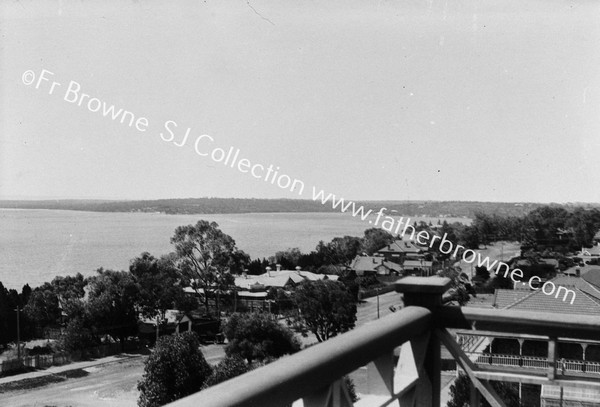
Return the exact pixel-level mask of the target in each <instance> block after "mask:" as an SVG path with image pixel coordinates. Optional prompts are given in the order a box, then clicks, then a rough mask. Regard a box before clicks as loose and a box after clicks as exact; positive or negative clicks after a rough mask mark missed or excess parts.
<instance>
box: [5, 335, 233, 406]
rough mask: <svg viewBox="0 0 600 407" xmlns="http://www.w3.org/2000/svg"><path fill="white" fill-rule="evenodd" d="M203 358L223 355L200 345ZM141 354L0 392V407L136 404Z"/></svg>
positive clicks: (211, 359) (216, 348)
mask: <svg viewBox="0 0 600 407" xmlns="http://www.w3.org/2000/svg"><path fill="white" fill-rule="evenodd" d="M202 352H203V353H204V356H205V358H206V360H207V361H208V362H209V363H211V364H216V363H218V361H219V360H220V359H221V358H222V357H223V356H224V352H223V346H222V345H208V346H204V347H203V348H202ZM145 360H146V357H145V356H139V357H136V358H128V359H125V360H123V361H119V362H114V363H110V364H104V365H100V366H93V367H90V368H86V369H82V370H79V371H75V372H70V373H69V376H75V378H69V379H67V380H64V381H62V382H59V383H52V384H49V385H46V386H43V387H38V388H33V389H26V390H14V391H10V392H6V393H2V394H0V406H10V407H34V406H35V407H45V406H52V407H97V406H100V407H136V406H137V398H138V391H137V383H138V381H139V380H140V379H141V378H142V375H143V373H144V361H145Z"/></svg>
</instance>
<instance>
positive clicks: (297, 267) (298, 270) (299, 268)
mask: <svg viewBox="0 0 600 407" xmlns="http://www.w3.org/2000/svg"><path fill="white" fill-rule="evenodd" d="M300 270H302V268H301V267H300V266H296V273H298V275H302V274H300Z"/></svg>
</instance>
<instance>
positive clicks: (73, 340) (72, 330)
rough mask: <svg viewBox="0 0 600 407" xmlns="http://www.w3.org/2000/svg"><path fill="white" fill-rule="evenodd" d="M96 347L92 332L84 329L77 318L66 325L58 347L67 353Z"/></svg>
mask: <svg viewBox="0 0 600 407" xmlns="http://www.w3.org/2000/svg"><path fill="white" fill-rule="evenodd" d="M95 345H97V343H96V342H95V341H94V337H93V335H92V332H91V331H90V330H89V329H88V328H86V327H85V326H84V324H83V322H82V321H81V320H80V319H79V318H74V319H72V320H70V321H69V322H68V323H67V326H66V327H65V330H64V333H63V334H62V335H61V337H60V340H59V343H58V347H59V349H61V350H65V351H68V352H72V351H76V350H83V349H86V348H91V347H93V346H95Z"/></svg>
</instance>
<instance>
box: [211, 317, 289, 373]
mask: <svg viewBox="0 0 600 407" xmlns="http://www.w3.org/2000/svg"><path fill="white" fill-rule="evenodd" d="M223 332H224V334H225V336H226V337H227V340H228V341H229V343H228V344H227V346H226V347H225V353H226V354H227V355H228V356H235V355H237V356H240V357H242V358H244V359H246V360H247V361H248V363H252V361H254V360H259V361H260V360H264V359H267V358H270V357H271V358H278V357H281V356H283V355H286V354H290V353H295V352H297V351H299V350H300V342H299V341H298V339H297V338H296V337H295V336H294V333H293V332H292V331H291V330H290V329H289V328H287V327H285V326H284V325H282V324H280V323H279V322H277V320H275V319H274V318H273V316H271V315H269V314H259V313H250V314H233V315H231V317H230V318H229V319H228V321H227V323H226V324H225V327H224V329H223Z"/></svg>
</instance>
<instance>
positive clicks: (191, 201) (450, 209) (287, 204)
mask: <svg viewBox="0 0 600 407" xmlns="http://www.w3.org/2000/svg"><path fill="white" fill-rule="evenodd" d="M358 205H363V206H364V207H365V209H372V210H374V211H378V210H379V208H382V207H385V208H387V213H388V214H390V215H393V214H395V213H397V214H398V215H406V216H432V217H468V218H472V217H473V216H474V214H475V212H478V211H481V212H485V213H497V214H499V215H513V216H521V215H524V214H526V213H528V212H530V211H531V210H533V209H535V208H538V207H541V206H545V205H546V204H539V203H510V202H460V201H361V202H357V207H358ZM551 205H554V206H563V207H565V208H567V209H568V208H569V207H575V206H583V207H596V208H600V205H599V204H567V205H558V204H551ZM0 208H14V209H55V210H73V211H91V212H161V213H167V214H203V213H251V212H254V213H259V212H263V213H269V212H339V209H333V208H332V207H331V204H326V205H323V204H321V203H320V202H314V201H312V200H305V199H238V198H186V199H158V200H150V201H102V200H44V201H22V200H11V201H0Z"/></svg>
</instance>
